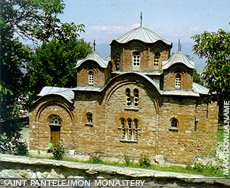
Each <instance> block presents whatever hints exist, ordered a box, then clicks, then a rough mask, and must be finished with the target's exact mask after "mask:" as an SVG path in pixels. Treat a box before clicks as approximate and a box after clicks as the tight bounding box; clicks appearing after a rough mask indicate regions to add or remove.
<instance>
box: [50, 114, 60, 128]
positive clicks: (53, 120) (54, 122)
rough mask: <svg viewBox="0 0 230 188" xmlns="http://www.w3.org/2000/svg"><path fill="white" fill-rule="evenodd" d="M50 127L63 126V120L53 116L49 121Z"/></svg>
mask: <svg viewBox="0 0 230 188" xmlns="http://www.w3.org/2000/svg"><path fill="white" fill-rule="evenodd" d="M49 125H50V126H61V118H60V117H58V116H56V115H53V116H51V117H50V119H49Z"/></svg>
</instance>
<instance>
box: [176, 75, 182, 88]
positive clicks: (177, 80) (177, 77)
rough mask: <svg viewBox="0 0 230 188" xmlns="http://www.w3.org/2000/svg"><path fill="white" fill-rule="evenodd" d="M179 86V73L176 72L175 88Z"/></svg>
mask: <svg viewBox="0 0 230 188" xmlns="http://www.w3.org/2000/svg"><path fill="white" fill-rule="evenodd" d="M180 86H181V75H180V74H179V73H177V74H176V79H175V88H180Z"/></svg>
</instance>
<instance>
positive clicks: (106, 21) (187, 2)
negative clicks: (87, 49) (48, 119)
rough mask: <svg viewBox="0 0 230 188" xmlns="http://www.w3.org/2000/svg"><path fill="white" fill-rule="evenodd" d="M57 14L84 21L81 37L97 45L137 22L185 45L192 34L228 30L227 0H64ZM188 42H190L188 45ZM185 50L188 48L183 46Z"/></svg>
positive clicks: (67, 19) (229, 9) (229, 3)
mask: <svg viewBox="0 0 230 188" xmlns="http://www.w3.org/2000/svg"><path fill="white" fill-rule="evenodd" d="M64 3H65V5H66V6H65V9H64V12H63V14H61V15H60V16H59V17H60V18H61V20H62V21H64V22H74V23H76V24H84V25H85V32H84V33H81V37H82V38H84V39H85V40H86V41H87V42H90V43H93V40H95V41H96V44H97V45H100V44H107V45H108V46H109V44H110V43H111V41H112V40H113V39H115V38H118V37H120V36H121V35H122V34H124V33H126V32H128V31H130V30H131V29H133V28H135V27H138V26H140V13H141V12H142V17H143V19H142V23H143V27H146V28H148V29H150V30H152V31H154V32H155V33H157V34H159V35H160V36H161V37H163V38H164V39H166V40H169V41H171V42H173V45H174V47H175V46H177V41H178V39H180V41H181V44H182V51H183V45H184V46H186V48H189V47H188V46H191V47H190V48H192V44H193V40H192V39H191V36H193V35H195V34H200V33H203V32H204V31H217V30H218V29H219V28H222V29H224V30H226V31H229V30H230V25H229V23H230V0H64ZM190 44H191V45H190ZM186 50H187V51H188V49H186ZM190 51H192V49H190Z"/></svg>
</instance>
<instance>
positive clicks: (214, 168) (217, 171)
mask: <svg viewBox="0 0 230 188" xmlns="http://www.w3.org/2000/svg"><path fill="white" fill-rule="evenodd" d="M193 169H194V170H195V172H197V173H199V174H203V175H205V176H223V167H222V165H221V163H219V164H217V165H213V164H212V163H210V162H209V163H207V164H206V165H204V164H201V163H195V165H194V167H193Z"/></svg>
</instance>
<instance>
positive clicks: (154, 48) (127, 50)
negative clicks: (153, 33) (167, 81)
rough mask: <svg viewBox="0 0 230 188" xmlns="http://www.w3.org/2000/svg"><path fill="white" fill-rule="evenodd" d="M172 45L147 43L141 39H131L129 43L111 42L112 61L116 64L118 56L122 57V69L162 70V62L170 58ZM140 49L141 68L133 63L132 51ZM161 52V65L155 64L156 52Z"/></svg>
mask: <svg viewBox="0 0 230 188" xmlns="http://www.w3.org/2000/svg"><path fill="white" fill-rule="evenodd" d="M170 48H171V47H170V46H168V45H165V44H164V43H162V42H156V43H154V44H145V43H143V42H141V41H131V42H129V43H127V44H118V43H116V42H114V43H112V44H111V61H112V64H113V65H114V66H115V64H116V58H117V56H119V57H120V71H130V70H135V71H146V72H148V71H153V70H161V66H162V65H161V62H162V61H165V60H167V59H168V58H169V55H170ZM134 51H138V52H140V53H141V61H140V67H139V69H138V70H137V69H134V68H133V65H132V53H133V52H134ZM156 52H159V53H160V59H159V66H154V56H155V53H156Z"/></svg>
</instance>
